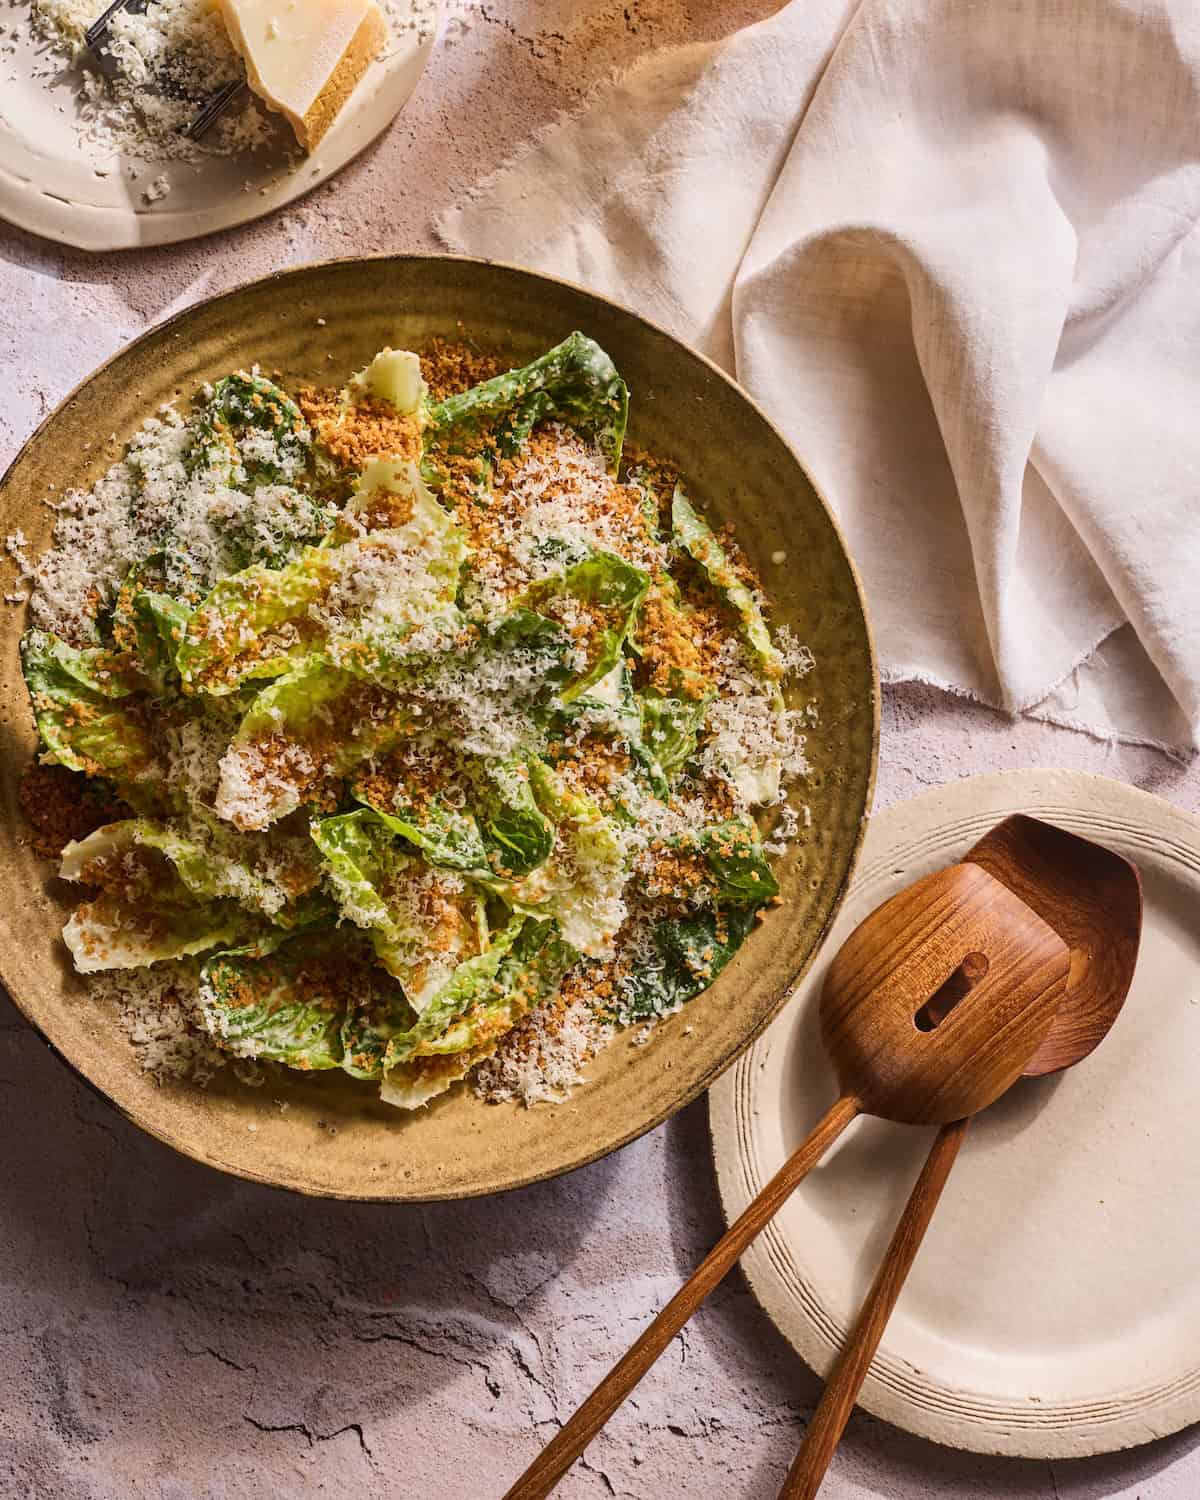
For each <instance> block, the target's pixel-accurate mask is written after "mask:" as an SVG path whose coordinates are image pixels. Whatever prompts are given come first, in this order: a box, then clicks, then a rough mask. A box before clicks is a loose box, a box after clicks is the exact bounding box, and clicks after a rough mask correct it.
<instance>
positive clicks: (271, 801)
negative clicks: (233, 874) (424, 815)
mask: <svg viewBox="0 0 1200 1500" xmlns="http://www.w3.org/2000/svg"><path fill="white" fill-rule="evenodd" d="M413 722H414V719H413V713H412V706H411V704H409V703H407V702H406V701H405V700H404V699H403V698H401V697H399V696H398V695H397V694H395V693H391V692H389V691H387V690H386V689H384V688H380V687H376V686H375V685H373V684H372V683H369V682H365V681H363V680H362V679H361V678H359V677H357V676H355V675H354V674H353V673H350V672H343V671H339V670H338V669H337V668H336V667H333V666H331V665H330V663H329V662H328V661H327V660H326V659H325V658H324V657H320V656H315V657H312V658H310V659H309V660H308V661H306V662H304V663H302V664H301V665H300V666H299V667H298V668H296V670H295V671H292V672H289V673H288V675H287V676H286V677H281V678H279V679H278V680H277V681H276V682H273V683H271V685H270V686H269V687H267V688H264V689H263V691H262V692H261V693H259V695H258V697H257V698H255V700H254V702H253V704H252V705H251V707H250V708H249V709H248V710H247V712H246V714H245V716H244V717H243V719H242V722H241V724H240V725H239V726H238V730H237V733H236V734H235V735H234V737H233V742H232V744H231V745H230V747H229V749H228V750H227V751H226V753H225V756H224V758H223V759H222V761H221V779H220V784H219V786H218V788H217V796H216V811H217V815H218V817H221V818H224V819H225V820H226V821H227V822H230V823H233V824H234V826H235V827H237V828H239V829H241V830H242V831H245V830H247V829H259V828H267V827H269V826H270V825H271V824H272V823H275V822H278V821H279V819H280V818H283V817H286V816H287V815H288V814H289V813H291V812H294V811H295V810H296V808H298V807H300V806H302V805H303V804H304V803H306V802H308V801H311V800H312V799H313V798H314V797H320V796H321V795H323V793H324V790H325V789H326V788H327V787H328V786H329V785H330V784H331V783H332V782H335V781H337V780H338V779H339V778H341V777H344V776H348V775H349V774H350V773H351V772H352V771H354V770H355V769H356V767H358V766H359V765H361V764H362V762H363V761H364V760H366V759H367V758H368V757H369V756H372V755H375V754H379V753H381V752H382V751H384V750H385V749H386V748H387V747H388V746H389V745H391V744H393V743H394V742H395V741H396V740H397V739H398V738H399V737H400V736H401V735H402V734H404V733H405V732H406V731H407V730H409V729H410V728H411V726H412V724H413Z"/></svg>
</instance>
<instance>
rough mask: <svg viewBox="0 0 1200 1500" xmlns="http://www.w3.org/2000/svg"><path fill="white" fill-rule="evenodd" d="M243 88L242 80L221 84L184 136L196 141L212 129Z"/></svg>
mask: <svg viewBox="0 0 1200 1500" xmlns="http://www.w3.org/2000/svg"><path fill="white" fill-rule="evenodd" d="M245 87H246V80H245V79H244V78H231V79H230V80H229V82H228V83H223V84H222V85H221V87H220V88H219V89H218V90H217V91H216V93H215V94H214V95H213V96H212V98H211V99H210V100H209V101H208V103H207V104H206V105H205V106H204V108H203V109H202V110H201V111H200V113H199V114H198V115H197V116H196V118H195V119H194V120H193V121H192V123H191V124H190V125H189V126H188V127H187V129H186V130H185V131H184V132H183V133H184V135H186V136H187V138H188V139H189V140H191V141H198V140H199V139H200V137H201V136H202V135H203V134H204V133H205V132H206V131H207V130H211V129H212V127H213V126H214V125H215V124H216V122H217V118H218V117H219V116H220V115H222V114H224V113H225V111H226V110H227V109H228V108H229V106H230V105H231V104H232V103H233V101H234V100H235V99H236V98H237V97H238V95H239V94H240V93H241V92H242V90H243V89H244V88H245Z"/></svg>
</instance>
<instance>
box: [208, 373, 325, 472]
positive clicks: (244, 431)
mask: <svg viewBox="0 0 1200 1500" xmlns="http://www.w3.org/2000/svg"><path fill="white" fill-rule="evenodd" d="M190 425H191V427H192V431H193V434H194V436H193V439H192V443H191V446H190V448H189V450H188V453H187V455H186V457H185V466H186V467H187V468H188V470H189V472H194V471H195V470H196V469H199V468H202V467H203V468H207V469H215V470H217V471H218V472H219V473H225V474H228V475H230V476H231V477H233V476H235V475H236V471H237V470H238V469H239V468H240V469H241V470H242V471H243V472H244V474H245V484H246V487H247V489H249V490H253V489H254V487H255V486H257V485H260V484H278V483H280V482H281V481H283V480H287V479H290V478H294V477H295V476H296V474H298V473H299V472H300V471H301V470H302V469H303V468H304V465H305V463H306V461H307V457H308V447H309V441H310V438H309V432H308V428H307V427H306V426H305V422H304V418H303V416H302V415H301V412H300V408H299V407H298V406H297V405H296V403H295V402H294V401H293V400H292V399H291V397H290V396H288V395H287V394H286V393H285V392H284V391H282V390H281V389H280V388H279V386H277V385H275V384H274V382H272V381H270V380H267V379H265V378H264V377H263V376H261V375H258V374H247V373H246V372H245V371H244V370H239V371H237V372H236V373H235V374H233V375H227V376H225V378H224V379H223V380H218V381H217V383H216V385H215V386H214V387H213V393H212V395H211V396H210V397H209V399H208V400H207V401H206V402H205V403H204V405H203V406H201V407H200V409H199V410H198V411H197V412H196V413H195V414H194V416H193V418H192V421H191V424H190ZM256 438H257V439H260V440H265V441H258V442H256V441H255V439H256Z"/></svg>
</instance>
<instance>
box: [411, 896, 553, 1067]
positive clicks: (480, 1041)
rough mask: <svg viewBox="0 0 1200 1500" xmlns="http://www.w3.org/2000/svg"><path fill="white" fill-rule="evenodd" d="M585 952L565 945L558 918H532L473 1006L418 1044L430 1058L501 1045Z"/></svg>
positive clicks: (418, 1053) (420, 1053)
mask: <svg viewBox="0 0 1200 1500" xmlns="http://www.w3.org/2000/svg"><path fill="white" fill-rule="evenodd" d="M578 962H579V954H578V953H577V952H576V951H575V949H574V948H572V947H571V945H570V944H569V943H565V942H564V941H563V940H562V937H561V936H560V935H559V932H558V929H557V927H556V925H555V923H553V922H537V921H529V922H526V923H525V925H524V926H523V927H522V928H521V930H520V933H519V934H518V936H517V939H516V941H515V942H514V944H513V946H512V948H511V949H510V951H509V952H508V953H507V954H506V955H505V957H504V959H503V961H502V962H501V964H500V967H499V968H498V969H497V970H496V974H495V977H494V978H493V979H492V980H491V981H490V983H488V984H486V985H481V986H480V988H479V990H478V992H477V994H476V996H475V998H474V999H473V1001H472V1003H471V1005H470V1006H469V1008H468V1009H466V1010H465V1011H463V1013H462V1014H461V1015H460V1016H458V1018H457V1019H456V1020H454V1021H451V1022H450V1024H449V1025H448V1026H447V1027H446V1029H445V1030H444V1031H443V1032H441V1033H440V1035H438V1036H433V1037H429V1038H428V1039H427V1040H425V1041H423V1042H420V1043H419V1044H418V1045H417V1048H416V1050H415V1053H414V1055H415V1056H417V1057H426V1056H433V1055H446V1054H449V1053H454V1052H466V1051H470V1052H472V1053H474V1054H475V1055H476V1057H478V1056H479V1054H480V1051H481V1049H482V1048H485V1047H492V1048H494V1047H495V1046H497V1045H498V1043H499V1042H500V1041H501V1039H502V1038H503V1037H504V1036H506V1035H507V1033H508V1032H510V1031H511V1030H512V1028H513V1027H514V1026H515V1025H516V1024H517V1022H518V1021H519V1020H521V1018H522V1017H523V1016H526V1015H528V1014H529V1012H530V1011H531V1010H533V1009H534V1008H535V1007H536V1006H538V1005H540V1004H541V1003H542V1002H543V1001H544V1000H546V999H548V998H549V997H550V996H551V995H553V994H555V993H556V992H557V991H558V987H559V986H560V985H561V984H562V981H563V979H564V978H565V976H566V974H567V971H568V970H569V969H571V968H573V967H574V965H575V964H576V963H578Z"/></svg>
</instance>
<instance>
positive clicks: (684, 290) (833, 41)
mask: <svg viewBox="0 0 1200 1500" xmlns="http://www.w3.org/2000/svg"><path fill="white" fill-rule="evenodd" d="M1198 213H1200V8H1198V7H1196V5H1195V4H1194V0H1124V3H1122V0H1054V3H1048V0H862V3H861V4H855V3H854V0H791V3H790V4H787V5H785V6H784V7H783V8H782V9H781V10H779V11H778V12H777V13H776V14H775V15H773V16H771V17H770V18H769V19H768V20H766V21H763V22H761V23H759V24H758V25H755V26H752V27H749V28H748V29H746V30H744V31H741V32H739V33H737V34H736V35H735V36H733V37H731V38H729V39H727V40H726V41H724V42H721V43H717V44H715V45H704V46H696V47H688V48H684V49H680V50H676V51H671V52H667V53H663V54H659V55H652V56H651V57H649V58H648V59H646V60H644V61H643V62H642V63H640V64H639V65H637V66H636V67H635V68H634V69H633V70H632V71H631V72H629V73H627V74H626V75H625V76H623V77H621V78H619V79H617V80H614V81H613V82H611V83H609V84H607V85H605V86H603V87H602V88H601V90H600V91H599V92H598V93H597V94H596V95H594V96H593V98H592V99H591V100H590V102H589V103H588V104H587V105H586V106H585V108H584V110H583V111H582V113H580V114H578V115H576V116H575V117H573V118H569V119H563V120H560V121H558V122H556V123H555V124H554V125H552V126H551V127H550V128H549V129H548V131H546V132H545V133H544V134H543V135H542V136H541V137H540V138H538V139H537V140H536V141H534V142H533V143H532V144H531V145H530V146H529V147H527V148H526V150H525V152H524V153H523V154H522V155H520V156H518V157H517V158H516V159H515V160H514V161H513V162H512V163H510V164H509V165H508V166H507V167H505V168H503V169H502V170H501V172H500V173H499V174H497V176H496V177H494V178H493V179H491V180H490V181H489V182H487V183H484V184H482V185H481V187H480V188H479V189H478V190H477V192H476V193H475V195H474V196H473V197H472V198H471V199H470V200H469V201H467V202H464V203H462V204H460V205H459V206H457V207H456V208H454V209H453V210H451V211H450V212H449V213H448V214H447V215H446V216H445V217H444V219H443V220H442V222H441V225H440V230H441V233H442V236H443V238H444V239H445V241H446V242H447V243H448V244H449V245H451V246H452V247H453V248H455V249H461V250H466V251H469V252H470V253H473V254H481V255H486V256H489V257H493V258H497V259H504V260H514V261H519V262H521V263H523V264H526V265H530V266H532V267H534V268H536V269H541V270H546V271H553V272H554V273H556V274H558V275H562V276H565V277H568V278H570V279H573V280H576V281H578V282H581V283H583V284H584V285H586V286H589V287H591V288H593V289H595V290H597V291H600V292H603V293H605V294H607V295H609V296H612V297H614V298H616V299H617V300H619V301H622V302H624V303H626V304H628V305H631V306H632V307H634V308H635V309H636V310H638V311H640V312H643V313H645V314H646V315H647V316H649V317H652V318H654V319H656V320H657V321H659V322H661V323H663V324H665V325H666V326H667V327H669V328H670V329H671V330H672V331H673V332H675V333H677V334H678V335H679V336H680V337H682V338H685V339H687V340H689V341H691V342H693V343H695V344H697V345H698V346H699V347H701V348H702V349H703V350H704V351H705V352H707V353H708V354H710V355H711V356H712V357H713V358H714V359H716V360H718V361H719V362H720V363H722V364H724V365H725V366H726V367H727V368H728V369H730V370H731V371H733V372H734V373H736V375H737V377H738V379H739V380H740V381H741V382H742V383H743V384H744V385H745V386H746V387H747V388H748V389H749V390H750V392H751V393H752V394H753V395H754V396H755V397H756V398H757V399H758V400H759V401H760V402H761V404H762V405H763V406H764V407H765V408H766V410H767V411H768V412H769V413H770V414H771V415H772V417H773V418H774V420H775V421H776V423H777V424H778V425H779V427H780V428H781V429H782V431H783V432H784V433H785V434H786V435H787V437H788V438H789V439H790V440H791V442H792V444H793V445H794V447H795V448H796V450H797V452H798V453H799V455H800V457H801V458H802V459H803V461H804V464H805V466H806V468H807V469H808V470H809V472H810V474H811V475H812V477H813V479H814V481H815V483H816V484H817V486H818V487H819V488H820V490H821V491H822V492H823V494H824V495H825V496H826V498H827V499H828V501H829V503H830V504H831V506H832V507H833V509H834V511H835V512H836V513H837V515H838V517H839V519H840V521H841V523H842V525H843V527H844V529H845V532H846V535H847V538H848V541H849V545H850V549H851V551H852V553H853V554H854V557H855V559H856V561H857V562H858V564H859V567H860V569H861V571H862V574H863V577H864V580H865V586H866V593H867V598H868V603H869V606H870V610H871V614H872V618H873V621H874V624H875V629H876V636H877V641H878V645H879V651H880V658H881V662H882V666H883V672H884V676H885V678H887V679H891V680H910V679H918V680H921V681H924V682H930V683H936V684H938V685H941V686H943V687H946V688H949V689H951V690H953V691H956V692H961V693H964V694H968V695H970V696H972V697H975V698H978V699H980V700H982V701H984V702H986V703H990V704H993V705H995V706H998V707H1001V708H1005V709H1008V710H1010V711H1014V712H1016V711H1020V712H1033V713H1036V714H1038V715H1040V716H1041V717H1045V718H1050V719H1053V720H1056V721H1058V722H1062V723H1068V724H1071V725H1072V726H1073V727H1076V728H1081V729H1086V730H1089V731H1091V732H1093V733H1097V734H1100V735H1104V736H1116V737H1120V738H1126V739H1131V740H1138V741H1144V742H1147V743H1157V744H1163V745H1167V746H1170V747H1177V748H1185V747H1187V748H1191V747H1193V746H1195V744H1196V743H1197V742H1198V741H1200V576H1198V575H1200V493H1198V491H1200V234H1197V231H1196V222H1197V215H1198ZM1098 648H1099V649H1098Z"/></svg>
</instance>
